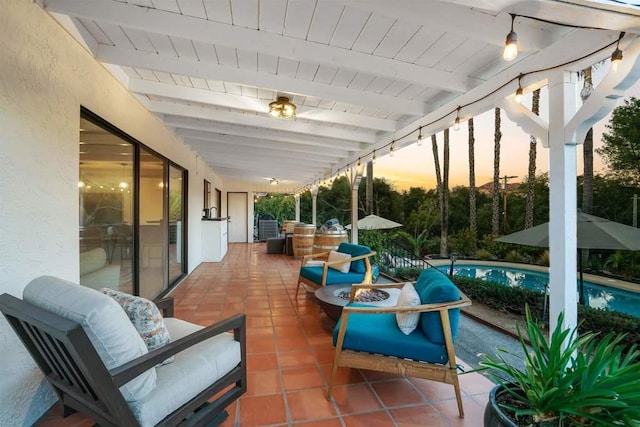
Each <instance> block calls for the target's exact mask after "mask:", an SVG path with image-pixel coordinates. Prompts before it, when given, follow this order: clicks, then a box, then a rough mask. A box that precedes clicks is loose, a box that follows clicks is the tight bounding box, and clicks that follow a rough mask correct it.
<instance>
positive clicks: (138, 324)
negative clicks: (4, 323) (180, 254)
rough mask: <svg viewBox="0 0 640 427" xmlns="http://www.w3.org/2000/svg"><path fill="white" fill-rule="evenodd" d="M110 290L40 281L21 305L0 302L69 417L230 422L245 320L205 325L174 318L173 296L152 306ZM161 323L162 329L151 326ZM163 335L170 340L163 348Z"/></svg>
mask: <svg viewBox="0 0 640 427" xmlns="http://www.w3.org/2000/svg"><path fill="white" fill-rule="evenodd" d="M105 292H107V293H108V294H109V295H111V296H108V295H105V294H104V293H101V292H98V291H96V290H93V289H89V288H87V287H84V286H80V285H77V284H74V283H70V282H67V281H64V280H61V279H58V278H55V277H48V276H43V277H39V278H37V279H34V280H33V281H31V282H30V283H29V284H28V285H27V286H26V288H25V290H24V294H23V299H22V300H21V299H18V298H16V297H13V296H11V295H9V294H3V295H0V310H1V311H2V313H3V314H4V316H5V317H6V318H7V320H8V321H9V323H10V324H11V326H12V327H13V329H14V331H15V332H16V334H17V335H18V337H19V338H20V339H21V340H22V343H23V344H24V345H25V347H26V348H27V349H28V351H29V353H30V354H31V356H32V357H33V359H34V360H35V362H36V363H37V365H38V366H39V368H40V369H41V370H42V372H43V373H44V375H45V377H46V379H47V380H48V381H49V383H50V384H51V385H52V386H53V388H54V389H55V391H56V393H57V394H58V397H59V398H60V401H61V403H62V409H63V416H65V417H66V416H68V415H70V414H71V413H73V412H76V411H78V412H80V413H82V414H84V415H86V416H88V417H90V418H92V419H94V420H95V421H96V423H97V424H98V425H100V426H114V427H124V426H154V425H163V426H175V425H189V426H192V425H193V426H202V425H211V424H212V423H217V422H218V421H222V420H224V418H225V417H226V412H225V408H226V407H227V406H228V405H229V404H231V403H232V402H233V401H234V400H236V399H238V398H239V397H240V396H241V395H242V394H243V393H244V392H245V391H246V387H247V383H246V358H245V352H246V350H245V334H246V331H245V316H244V315H243V314H237V315H235V316H232V317H230V318H228V319H225V320H223V321H221V322H219V323H216V324H213V325H211V326H208V327H206V328H205V327H202V326H198V325H195V324H192V323H189V322H185V321H183V320H179V319H175V318H173V300H172V299H170V298H168V299H164V300H161V301H158V302H157V303H156V304H155V305H154V304H153V303H151V302H150V301H148V300H144V299H142V298H138V297H131V296H129V295H126V294H123V293H115V295H112V294H111V293H112V292H114V291H109V290H105ZM158 309H160V310H164V319H163V317H162V316H161V315H160V312H159V311H158ZM133 315H140V317H139V318H138V319H136V320H134V319H133V318H132V316H133ZM130 319H131V320H130ZM157 320H160V322H159V323H160V326H161V327H159V328H157V329H156V326H158V324H157V323H155V324H153V325H149V322H153V321H157ZM134 323H135V326H134ZM148 326H152V328H154V329H151V330H149V328H148ZM164 327H166V329H163V328H164ZM140 329H144V333H143V332H141V331H140ZM167 330H168V333H169V336H170V340H171V342H169V343H166V344H165V343H158V342H157V341H156V340H157V339H158V338H159V337H162V336H163V334H164V333H165V332H166V331H167ZM227 331H233V333H228V332H227ZM169 336H166V338H167V339H166V341H168V338H169ZM149 340H150V341H149ZM166 341H165V342H166ZM157 344H160V347H159V348H156V347H157ZM148 347H149V348H152V349H151V350H149V349H148ZM214 397H215V399H213V398H214Z"/></svg>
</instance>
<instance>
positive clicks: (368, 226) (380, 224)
mask: <svg viewBox="0 0 640 427" xmlns="http://www.w3.org/2000/svg"><path fill="white" fill-rule="evenodd" d="M396 227H402V224H400V223H397V222H395V221H391V220H390V219H386V218H382V217H380V216H378V215H368V216H365V217H364V218H362V219H361V220H359V221H358V229H359V230H387V229H389V228H396ZM345 228H346V229H347V230H351V224H349V225H347V226H346V227H345Z"/></svg>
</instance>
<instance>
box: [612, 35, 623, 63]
mask: <svg viewBox="0 0 640 427" xmlns="http://www.w3.org/2000/svg"><path fill="white" fill-rule="evenodd" d="M623 37H624V31H623V32H621V33H620V36H619V37H618V42H617V43H616V50H614V51H613V53H612V54H611V69H612V70H613V71H614V72H616V71H618V65H620V62H622V51H621V50H620V40H622V38H623Z"/></svg>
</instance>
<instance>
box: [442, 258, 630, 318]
mask: <svg viewBox="0 0 640 427" xmlns="http://www.w3.org/2000/svg"><path fill="white" fill-rule="evenodd" d="M438 269H440V270H441V271H443V272H445V273H447V274H448V273H449V266H447V265H442V266H439V267H438ZM453 274H454V275H455V276H464V277H471V278H476V279H482V280H486V281H493V282H499V283H502V284H503V285H507V286H520V287H523V288H526V289H530V290H533V291H539V292H542V291H544V289H545V286H546V285H547V284H548V283H549V273H546V272H541V271H533V270H525V269H521V268H512V267H502V266H488V265H472V264H459V265H454V268H453ZM578 286H579V280H578V282H577V283H576V292H577V291H578ZM584 298H585V304H586V305H587V306H589V307H594V308H602V309H606V310H614V311H620V312H622V313H627V314H631V315H632V316H636V317H640V293H635V292H630V291H626V290H623V289H618V288H612V287H608V286H604V285H599V284H596V283H593V282H587V281H584Z"/></svg>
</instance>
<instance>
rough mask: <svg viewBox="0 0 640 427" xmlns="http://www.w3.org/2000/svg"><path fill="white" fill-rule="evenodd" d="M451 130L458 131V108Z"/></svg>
mask: <svg viewBox="0 0 640 427" xmlns="http://www.w3.org/2000/svg"><path fill="white" fill-rule="evenodd" d="M453 130H460V107H458V109H457V110H456V119H455V120H454V122H453Z"/></svg>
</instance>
